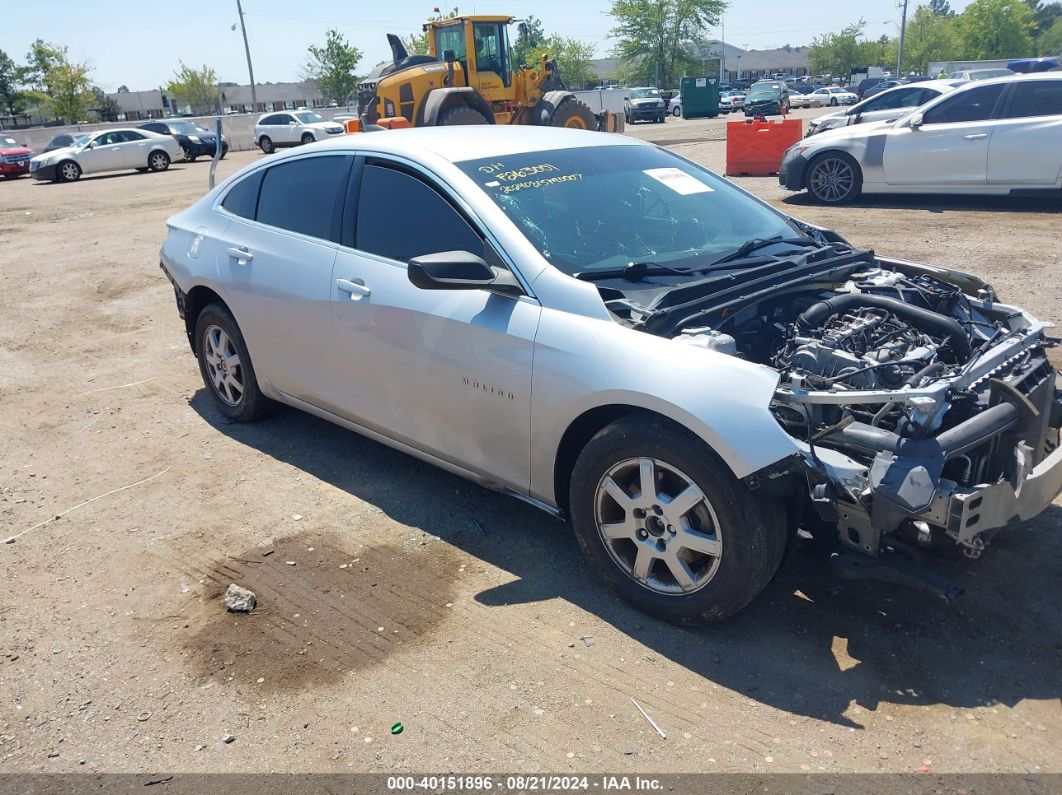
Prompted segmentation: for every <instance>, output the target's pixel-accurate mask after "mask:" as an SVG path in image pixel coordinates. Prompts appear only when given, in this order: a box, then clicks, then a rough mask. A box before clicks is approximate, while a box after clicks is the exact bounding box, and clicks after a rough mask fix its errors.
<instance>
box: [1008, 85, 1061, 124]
mask: <svg viewBox="0 0 1062 795" xmlns="http://www.w3.org/2000/svg"><path fill="white" fill-rule="evenodd" d="M1007 116H1008V117H1009V118H1011V119H1020V118H1026V117H1029V116H1062V80H1030V81H1029V82H1027V83H1018V84H1017V85H1016V86H1014V99H1013V100H1011V103H1010V111H1009V112H1008V113H1007Z"/></svg>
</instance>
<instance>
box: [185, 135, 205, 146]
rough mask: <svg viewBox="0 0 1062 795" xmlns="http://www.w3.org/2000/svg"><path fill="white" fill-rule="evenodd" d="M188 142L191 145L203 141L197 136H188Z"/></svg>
mask: <svg viewBox="0 0 1062 795" xmlns="http://www.w3.org/2000/svg"><path fill="white" fill-rule="evenodd" d="M188 140H189V141H191V142H192V143H193V144H201V143H203V139H202V138H200V137H199V136H198V135H189V136H188Z"/></svg>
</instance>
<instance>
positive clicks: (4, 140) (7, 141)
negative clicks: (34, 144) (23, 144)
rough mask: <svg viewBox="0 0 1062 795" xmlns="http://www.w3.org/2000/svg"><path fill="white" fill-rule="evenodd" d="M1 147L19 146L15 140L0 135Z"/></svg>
mask: <svg viewBox="0 0 1062 795" xmlns="http://www.w3.org/2000/svg"><path fill="white" fill-rule="evenodd" d="M0 146H18V144H17V143H16V142H15V139H14V138H8V137H7V136H6V135H0Z"/></svg>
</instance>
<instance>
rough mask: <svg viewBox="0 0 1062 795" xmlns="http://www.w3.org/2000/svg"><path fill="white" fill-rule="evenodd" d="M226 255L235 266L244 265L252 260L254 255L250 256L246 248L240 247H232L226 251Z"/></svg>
mask: <svg viewBox="0 0 1062 795" xmlns="http://www.w3.org/2000/svg"><path fill="white" fill-rule="evenodd" d="M227 253H228V255H229V256H230V257H232V258H233V259H235V260H236V264H237V265H246V264H247V263H248V262H250V261H251V260H253V259H254V254H252V253H251V252H250V251H249V250H248V248H247V247H246V246H240V247H239V248H237V247H236V246H233V247H232V248H230V249H228V251H227Z"/></svg>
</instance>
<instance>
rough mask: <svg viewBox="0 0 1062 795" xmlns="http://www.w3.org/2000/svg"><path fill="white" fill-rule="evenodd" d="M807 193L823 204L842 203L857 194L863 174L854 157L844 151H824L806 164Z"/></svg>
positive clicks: (861, 187) (861, 186) (860, 188)
mask: <svg viewBox="0 0 1062 795" xmlns="http://www.w3.org/2000/svg"><path fill="white" fill-rule="evenodd" d="M805 182H806V184H807V188H808V193H810V194H811V196H812V197H813V198H814V199H815V200H816V201H819V202H822V203H823V204H844V203H846V202H850V201H852V200H853V199H855V198H856V197H858V196H859V194H860V192H861V191H862V189H863V174H862V171H860V169H859V164H858V163H857V162H856V161H855V159H854V158H853V157H852V156H851V155H848V154H845V153H844V152H826V153H825V154H822V155H819V156H818V157H816V158H815V159H814V160H812V161H811V164H810V165H809V166H808V171H807V177H806V179H805Z"/></svg>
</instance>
